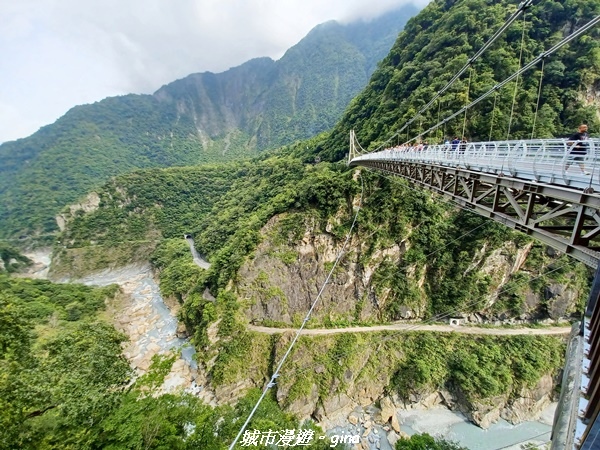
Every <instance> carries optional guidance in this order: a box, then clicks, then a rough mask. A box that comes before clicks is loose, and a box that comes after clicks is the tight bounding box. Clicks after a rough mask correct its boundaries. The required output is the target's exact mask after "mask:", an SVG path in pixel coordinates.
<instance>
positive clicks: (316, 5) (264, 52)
mask: <svg viewBox="0 0 600 450" xmlns="http://www.w3.org/2000/svg"><path fill="white" fill-rule="evenodd" d="M0 1H1V5H0V48H2V49H3V58H2V59H1V60H0V101H1V104H0V142H3V141H7V140H12V139H16V138H18V137H24V136H26V135H28V134H31V133H32V132H34V131H35V130H36V129H37V128H39V127H40V126H42V125H45V124H47V123H50V122H52V121H54V120H56V118H57V117H58V116H60V115H62V114H64V113H65V112H66V111H67V110H68V109H69V108H70V107H72V106H75V105H77V104H81V103H89V102H93V101H98V100H101V99H102V98H104V97H107V96H111V95H119V94H126V93H152V92H154V91H155V90H157V89H158V88H160V86H162V85H163V84H166V83H169V82H171V81H173V80H175V79H178V78H182V77H185V76H186V75H189V74H190V73H195V72H204V71H212V72H222V71H224V70H227V69H229V68H230V67H235V66H237V65H239V64H241V63H243V62H245V61H247V60H249V59H251V58H255V57H259V56H270V57H272V58H274V59H278V58H279V57H281V56H282V55H283V53H284V52H285V51H286V50H287V49H288V48H289V47H291V46H292V45H294V44H295V43H297V42H298V41H299V40H300V39H302V38H303V37H304V36H305V35H306V34H307V33H308V32H309V31H310V29H312V28H313V27H314V26H316V25H317V24H319V23H323V22H325V21H327V20H331V19H334V20H338V21H340V22H345V23H347V22H351V21H354V20H358V19H363V20H369V19H372V18H374V17H376V16H378V15H380V14H382V13H384V12H387V11H389V10H391V9H393V8H396V7H398V6H400V5H401V4H405V3H411V2H410V1H407V0H379V1H378V2H376V4H375V3H374V2H364V0H329V1H323V0H286V1H281V0H174V1H168V0H128V1H126V2H123V1H122V0H102V1H100V0H86V1H84V2H82V1H81V0H19V1H18V2H10V1H8V0H0ZM413 3H415V4H417V5H419V6H424V4H425V3H427V1H426V0H416V1H415V2H413Z"/></svg>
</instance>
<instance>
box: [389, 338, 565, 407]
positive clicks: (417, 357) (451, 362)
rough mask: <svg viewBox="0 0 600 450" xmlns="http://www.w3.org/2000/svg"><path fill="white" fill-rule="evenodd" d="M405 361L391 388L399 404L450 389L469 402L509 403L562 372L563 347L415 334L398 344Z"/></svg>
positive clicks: (541, 341)
mask: <svg viewBox="0 0 600 450" xmlns="http://www.w3.org/2000/svg"><path fill="white" fill-rule="evenodd" d="M402 347H403V350H404V351H405V352H406V359H405V360H404V361H403V362H402V363H401V365H400V367H399V370H398V371H397V372H396V373H395V374H394V377H393V379H392V386H393V388H394V389H395V390H397V392H398V393H399V394H400V395H401V396H403V397H404V398H407V399H408V398H409V396H410V395H411V394H419V393H421V392H425V393H427V392H431V391H433V390H437V389H442V388H447V387H449V386H450V387H452V388H454V389H458V390H460V392H461V393H462V394H463V395H464V396H465V397H466V398H467V400H468V401H470V402H476V401H486V400H488V401H489V400H491V399H493V398H495V397H497V396H506V398H509V399H510V398H512V397H513V396H518V395H519V393H520V392H521V389H523V388H533V387H534V386H535V384H536V383H537V382H538V381H539V379H540V378H541V377H542V376H543V375H544V374H547V373H556V371H557V370H558V369H559V368H560V367H562V361H563V345H562V343H561V341H560V340H558V339H556V338H552V337H532V336H515V337H511V338H506V337H502V338H498V337H493V338H492V337H479V338H474V339H469V338H467V339H465V338H463V337H459V336H453V335H451V336H447V335H443V336H439V335H437V336H435V337H434V336H433V335H431V334H425V333H422V334H416V335H414V336H412V337H411V338H408V339H406V340H405V341H404V342H403V346H402Z"/></svg>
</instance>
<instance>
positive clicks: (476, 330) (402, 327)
mask: <svg viewBox="0 0 600 450" xmlns="http://www.w3.org/2000/svg"><path fill="white" fill-rule="evenodd" d="M248 329H249V330H250V331H256V332H258V333H266V334H277V333H289V332H291V333H295V332H296V331H298V330H297V329H296V328H270V327H259V326H256V325H248ZM374 331H437V332H440V333H464V334H487V335H495V336H515V335H521V334H530V335H567V334H569V333H570V332H571V327H545V328H484V327H469V326H456V327H452V326H450V325H417V324H406V323H396V324H391V325H374V326H372V327H348V328H315V329H312V330H311V329H305V330H303V331H302V334H303V335H307V336H315V335H323V334H338V333H371V332H374Z"/></svg>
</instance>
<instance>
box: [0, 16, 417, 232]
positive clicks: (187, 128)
mask: <svg viewBox="0 0 600 450" xmlns="http://www.w3.org/2000/svg"><path fill="white" fill-rule="evenodd" d="M416 12H417V9H416V7H414V6H412V5H409V6H405V7H403V8H401V9H399V10H396V11H392V12H389V13H387V14H385V15H383V16H381V17H380V18H378V19H375V20H373V21H370V22H356V23H353V24H349V25H341V24H339V23H336V22H328V23H325V24H322V25H319V26H317V27H316V28H315V29H313V30H312V31H311V32H310V33H309V34H308V35H307V36H306V37H305V38H304V39H302V40H301V41H300V42H299V43H298V44H297V45H295V46H294V47H292V48H291V49H289V50H288V51H287V52H286V54H285V55H284V56H283V57H282V58H281V59H280V60H278V61H273V60H271V59H270V58H258V59H254V60H251V61H248V62H246V63H245V64H242V65H241V66H239V67H235V68H232V69H230V70H228V71H226V72H223V73H219V74H214V73H209V72H207V73H200V74H193V75H190V76H188V77H186V78H184V79H182V80H178V81H175V82H173V83H170V84H168V85H166V86H163V87H162V88H160V89H159V90H158V91H157V92H155V93H154V94H153V95H125V96H121V97H113V98H107V99H105V100H103V101H101V102H98V103H94V104H91V105H84V106H77V107H75V108H73V109H71V110H70V111H69V112H67V114H65V115H64V116H63V117H61V118H60V119H59V120H57V121H56V123H54V124H52V125H49V126H46V127H43V128H42V129H40V130H39V131H38V132H37V133H35V134H33V135H32V136H30V137H28V138H25V139H20V140H18V141H14V142H8V143H4V144H2V145H0V237H3V238H6V237H15V236H17V235H31V234H42V233H45V232H52V231H54V230H55V229H56V224H55V223H54V216H55V215H56V213H58V212H59V211H60V209H61V208H62V207H64V206H65V205H66V204H67V203H69V202H71V201H73V200H75V199H77V198H78V197H79V196H81V195H83V194H84V193H85V192H87V191H88V190H90V189H91V188H93V187H95V186H98V185H100V184H101V183H102V182H104V181H106V180H107V179H108V178H109V177H111V176H113V175H117V174H120V173H126V172H129V171H131V170H133V169H135V168H144V167H168V166H185V165H193V164H199V163H206V162H211V161H224V160H230V159H235V158H241V157H248V156H251V155H255V154H257V152H260V151H263V150H266V149H269V148H275V147H278V146H281V145H284V144H287V143H291V142H293V141H296V140H298V139H305V138H308V137H310V136H313V135H314V134H317V133H319V132H321V131H324V130H327V129H329V128H331V127H332V126H333V125H334V124H335V122H336V121H337V119H338V118H339V117H340V115H341V114H342V112H343V110H344V109H345V108H346V106H347V105H348V103H349V102H350V100H351V99H352V97H353V96H354V95H356V94H357V93H358V92H359V91H360V90H361V89H362V88H363V87H364V86H365V85H366V84H367V82H368V80H369V77H370V75H371V73H372V72H373V70H374V69H375V67H376V63H377V61H379V60H380V59H382V58H383V57H384V56H385V55H386V54H387V52H388V51H389V48H390V47H391V46H392V44H393V42H394V39H395V38H396V36H397V34H398V32H399V31H400V30H401V29H402V27H403V25H404V23H405V22H406V20H408V18H409V17H411V16H412V15H414V14H415V13H416Z"/></svg>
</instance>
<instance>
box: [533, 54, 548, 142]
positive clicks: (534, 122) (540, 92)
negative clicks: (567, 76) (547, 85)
mask: <svg viewBox="0 0 600 450" xmlns="http://www.w3.org/2000/svg"><path fill="white" fill-rule="evenodd" d="M545 62H546V60H545V59H542V71H541V73H540V82H539V85H538V95H537V103H536V104H535V114H534V115H533V127H531V139H533V135H534V133H535V124H536V122H537V116H538V111H539V109H540V98H541V96H542V81H543V79H544V64H545Z"/></svg>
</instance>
